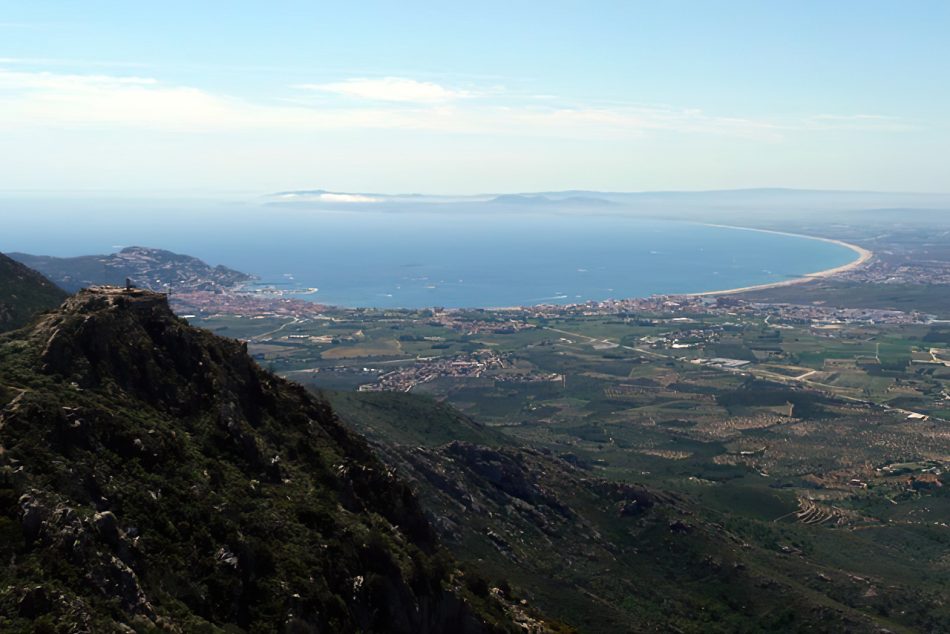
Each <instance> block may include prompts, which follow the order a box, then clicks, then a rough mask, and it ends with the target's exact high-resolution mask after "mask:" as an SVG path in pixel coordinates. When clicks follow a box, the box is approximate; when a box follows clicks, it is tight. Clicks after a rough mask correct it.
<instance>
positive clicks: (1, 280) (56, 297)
mask: <svg viewBox="0 0 950 634" xmlns="http://www.w3.org/2000/svg"><path fill="white" fill-rule="evenodd" d="M64 299H66V293H64V292H63V291H62V289H60V288H57V287H56V286H55V285H54V284H53V283H52V282H50V281H49V280H48V279H46V278H45V277H43V276H42V275H40V274H39V273H37V272H36V271H34V270H32V269H29V268H27V267H26V266H24V265H22V264H20V263H19V262H16V261H15V260H13V259H11V258H8V257H7V256H5V255H3V254H2V253H0V332H3V331H4V330H12V329H14V328H19V327H20V326H23V325H24V324H26V323H27V322H28V321H29V320H30V319H31V318H32V317H33V316H34V315H35V314H36V313H38V312H41V311H44V310H49V309H50V308H55V307H56V306H59V305H60V303H62V301H63V300H64Z"/></svg>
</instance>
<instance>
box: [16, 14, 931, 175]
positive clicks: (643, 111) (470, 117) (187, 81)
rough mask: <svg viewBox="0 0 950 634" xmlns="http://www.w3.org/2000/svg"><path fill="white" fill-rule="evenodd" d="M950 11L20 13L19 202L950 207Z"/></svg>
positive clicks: (18, 89) (18, 18) (17, 115)
mask: <svg viewBox="0 0 950 634" xmlns="http://www.w3.org/2000/svg"><path fill="white" fill-rule="evenodd" d="M948 33H950V2H947V1H946V0H934V1H920V0H918V1H914V2H904V1H898V0H893V1H887V2H883V1H876V0H859V1H853V2H851V1H844V0H835V1H833V2H832V1H828V0H821V1H816V2H807V1H802V0H796V1H795V2H778V1H775V2H772V1H767V0H761V1H754V2H738V1H732V2H726V1H716V0H703V1H695V2H679V1H675V0H663V1H659V0H652V1H649V2H635V1H628V2H595V1H591V0H588V1H585V2H559V1H556V0H545V1H538V2H527V1H520V2H519V1H518V0H507V1H504V2H492V1H487V2H486V1H479V2H451V3H450V2H435V1H434V0H432V1H430V2H413V1H411V0H399V1H396V0H393V1H390V2H359V1H353V2H314V1H307V2H303V1H301V2H290V1H277V0H271V1H268V2H264V1H260V2H240V1H235V0H229V1H227V2H225V1H211V0H207V1H200V2H197V1H194V0H192V1H189V2H177V1H168V0H163V1H162V2H128V1H121V2H120V1H114V2H106V1H95V0H83V1H81V2H80V1H76V2H67V1H44V2H33V1H24V0H15V1H7V0H0V190H72V189H93V190H123V191H140V192H149V191H156V192H158V191H184V190H188V191H223V190H227V191H260V192H268V191H274V190H283V189H299V188H324V189H330V190H337V191H381V192H409V191H413V192H415V191H419V192H426V193H479V192H505V191H530V190H549V189H571V188H584V189H601V190H657V189H712V188H732V187H759V186H785V187H814V188H841V189H874V190H913V191H942V192H946V191H950V167H948V166H950V161H948V159H947V155H948V151H950V81H948V76H950V75H948V73H950V70H948V69H950V35H948Z"/></svg>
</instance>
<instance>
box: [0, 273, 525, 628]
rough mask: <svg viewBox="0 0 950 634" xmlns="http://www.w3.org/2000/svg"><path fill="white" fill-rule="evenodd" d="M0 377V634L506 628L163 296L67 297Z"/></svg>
mask: <svg viewBox="0 0 950 634" xmlns="http://www.w3.org/2000/svg"><path fill="white" fill-rule="evenodd" d="M0 377H2V382H0V534H2V536H3V539H2V540H0V551H2V552H0V556H3V557H4V559H5V560H6V561H10V562H11V564H10V565H9V566H7V567H6V568H5V569H3V570H2V571H0V629H3V630H4V631H12V632H17V631H31V629H32V626H33V625H35V624H36V623H38V622H39V623H45V624H46V625H47V626H49V627H68V628H71V629H70V631H77V632H100V631H112V630H116V631H119V630H122V631H128V630H127V629H125V630H123V628H128V627H131V628H133V629H137V630H141V629H149V628H152V629H154V628H158V629H162V630H167V631H197V630H198V629H202V628H204V629H207V631H215V632H216V631H222V630H220V629H219V628H223V627H229V628H231V629H230V630H229V631H255V632H270V631H287V632H317V631H356V630H360V631H402V632H439V631H459V632H472V633H482V632H506V631H514V630H515V629H516V628H519V627H520V626H516V625H515V624H514V623H515V620H514V617H513V616H512V613H511V612H510V610H511V609H514V608H510V607H509V608H506V607H505V606H504V605H503V604H502V603H501V602H500V601H498V600H497V599H496V598H495V597H494V596H493V595H489V594H487V590H486V589H485V588H487V586H484V587H483V586H479V585H478V584H472V583H470V582H469V580H468V579H467V578H466V575H465V574H464V573H462V572H461V571H458V570H456V568H455V564H454V562H453V561H452V560H451V559H450V558H449V557H448V556H447V555H446V554H445V553H444V551H442V550H441V548H440V546H439V544H438V541H437V540H436V538H435V537H434V533H433V531H432V529H431V527H429V525H428V523H427V521H426V519H425V517H424V516H423V514H422V513H421V511H420V508H419V506H418V502H417V501H416V499H415V497H414V496H413V494H412V492H411V490H410V489H409V488H408V487H407V486H406V485H405V484H403V483H402V482H401V481H399V480H398V479H396V478H395V477H394V475H393V474H392V472H391V471H389V470H387V469H386V468H385V467H383V466H382V465H381V464H380V463H379V462H378V461H377V460H376V459H375V457H374V456H373V455H372V453H371V451H370V450H369V448H368V447H367V445H366V444H365V442H364V441H363V440H362V439H360V438H359V437H358V436H356V435H355V434H353V433H352V432H350V431H349V430H348V429H347V428H346V427H344V426H343V425H342V424H340V422H339V421H338V419H337V418H336V416H335V414H334V412H333V410H332V409H331V408H330V406H329V405H328V404H327V403H326V402H324V401H321V400H319V399H316V398H314V397H313V396H311V395H309V394H308V393H307V392H306V391H305V390H304V389H303V388H302V387H300V386H298V385H296V384H293V383H289V382H287V381H285V380H283V379H280V378H278V377H276V376H274V375H271V374H269V373H267V372H265V371H263V370H262V369H260V368H259V367H257V365H256V364H255V363H254V362H253V361H252V360H251V359H250V358H249V357H248V356H247V355H246V352H245V346H244V344H242V343H241V342H238V341H233V340H225V339H221V338H219V337H217V336H215V335H212V334H211V333H208V332H205V331H200V330H197V329H194V328H191V327H190V326H188V325H187V324H186V323H185V322H184V321H183V320H180V319H178V318H177V317H175V316H174V315H173V314H172V313H171V311H170V309H169V308H168V305H167V301H166V299H165V297H164V296H163V295H160V294H156V293H151V292H149V291H144V290H126V289H120V288H97V289H92V290H86V291H82V292H80V293H78V294H77V295H75V296H73V297H71V298H70V299H68V300H67V301H66V302H65V304H64V305H63V307H62V308H61V309H59V310H57V311H54V312H51V313H48V314H46V315H45V316H43V317H42V318H41V319H40V320H38V321H37V322H36V323H35V324H34V325H33V326H32V327H31V328H29V329H26V330H22V331H18V332H16V333H13V334H8V335H4V336H0ZM470 587H474V588H475V591H472V590H471V589H470ZM525 618H527V617H525ZM528 621H529V622H533V621H531V619H528ZM540 627H541V626H540V625H539V626H537V628H538V631H540ZM519 631H520V630H519Z"/></svg>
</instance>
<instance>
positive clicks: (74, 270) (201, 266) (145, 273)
mask: <svg viewBox="0 0 950 634" xmlns="http://www.w3.org/2000/svg"><path fill="white" fill-rule="evenodd" d="M10 257H12V258H13V259H15V260H17V261H18V262H20V263H21V264H25V265H26V266H29V267H30V268H33V269H36V270H37V271H39V272H40V273H42V274H43V275H45V276H46V277H48V278H49V279H51V280H52V281H53V282H55V283H56V284H58V285H59V286H61V287H62V288H64V289H66V290H67V291H69V292H71V293H74V292H76V291H78V290H79V289H81V288H86V287H88V286H100V285H113V286H124V285H125V281H126V279H130V280H132V283H133V284H134V285H135V286H137V287H139V288H147V289H151V290H156V291H213V290H217V289H227V288H232V287H234V286H235V285H237V284H241V283H243V282H248V281H250V280H251V279H253V278H252V276H250V275H247V274H246V273H241V272H240V271H235V270H234V269H229V268H228V267H226V266H220V265H219V266H210V265H209V264H206V263H205V262H202V261H201V260H199V259H198V258H195V257H191V256H189V255H182V254H179V253H172V252H171V251H165V250H163V249H151V248H147V247H127V248H125V249H122V250H121V251H119V252H118V253H112V254H109V255H83V256H78V257H73V258H57V257H52V256H47V255H30V254H27V253H11V254H10Z"/></svg>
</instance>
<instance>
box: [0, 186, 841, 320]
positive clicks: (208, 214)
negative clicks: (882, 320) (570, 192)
mask: <svg viewBox="0 0 950 634" xmlns="http://www.w3.org/2000/svg"><path fill="white" fill-rule="evenodd" d="M73 211H74V213H75V214H76V215H75V216H73V217H72V218H71V219H67V218H69V216H68V215H67V214H66V213H65V212H63V211H62V210H58V211H56V212H55V213H54V214H53V215H50V214H51V212H49V211H43V212H42V213H36V214H29V213H25V214H18V215H17V217H16V218H15V220H13V222H11V224H10V227H8V231H7V233H6V235H4V236H3V237H2V238H0V250H9V251H23V252H28V253H34V254H42V255H59V256H65V255H84V254H93V253H109V252H113V251H116V250H117V249H119V248H121V247H123V246H130V245H139V246H150V247H158V248H164V249H170V250H172V251H177V252H180V253H187V254H189V255H194V256H197V257H200V258H202V259H204V260H206V261H208V262H209V263H212V264H224V265H226V266H230V267H233V268H236V269H239V270H242V271H244V272H247V273H251V274H254V275H256V276H259V278H260V280H261V284H262V285H273V286H275V287H276V288H280V289H282V290H284V291H288V292H289V291H291V290H293V289H302V288H307V287H316V288H318V289H319V290H318V291H317V292H316V293H311V294H301V295H298V296H299V297H301V298H303V299H308V300H311V301H316V302H321V303H327V304H335V305H341V306H352V307H355V306H367V307H368V306H374V307H424V306H445V307H498V306H513V305H526V304H537V303H558V304H566V303H575V302H581V301H586V300H590V299H593V300H601V299H607V298H623V297H639V296H647V295H652V294H674V293H689V292H701V291H710V290H718V289H727V288H734V287H740V286H749V285H754V284H764V283H769V282H777V281H782V280H787V279H789V278H793V277H798V276H801V275H803V274H806V273H811V272H815V271H819V270H824V269H828V268H832V267H836V266H840V265H842V264H846V263H847V262H850V261H851V260H853V259H854V258H855V254H854V253H853V252H852V251H850V250H849V249H847V248H845V247H842V246H840V245H836V244H831V243H827V242H822V241H817V240H811V239H806V238H801V237H794V236H786V235H777V234H770V233H761V232H753V231H741V230H736V229H730V228H724V227H712V226H706V225H702V224H697V223H689V222H678V221H676V222H674V221H659V220H647V219H639V218H630V217H623V216H621V215H617V214H603V215H576V214H570V215H569V214H556V213H550V212H539V211H510V212H506V213H503V214H499V213H479V212H478V211H477V210H465V211H462V210H458V209H449V208H446V209H442V210H425V211H418V212H415V211H405V210H403V211H399V212H392V211H374V210H367V209H361V210H358V211H333V210H326V209H319V210H316V209H283V208H279V207H277V208H275V207H266V206H265V207H257V206H255V207H253V208H250V207H237V208H232V209H229V208H226V207H222V206H219V205H208V206H205V207H202V208H200V209H180V208H176V209H141V208H139V209H138V211H136V212H130V211H128V210H127V209H125V208H123V207H122V205H121V204H119V203H113V208H111V209H108V210H106V212H104V213H99V214H97V215H96V216H95V221H94V222H91V223H90V222H79V221H77V218H79V217H80V216H81V215H82V212H80V211H75V209H74V210H73Z"/></svg>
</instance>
